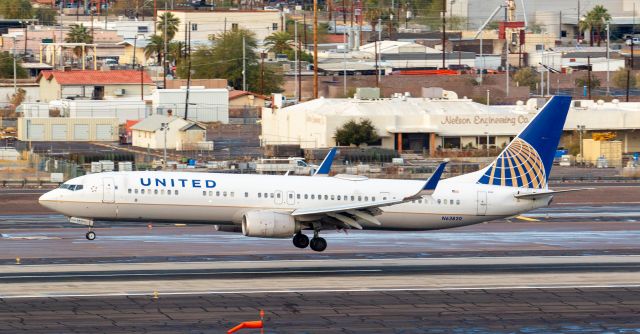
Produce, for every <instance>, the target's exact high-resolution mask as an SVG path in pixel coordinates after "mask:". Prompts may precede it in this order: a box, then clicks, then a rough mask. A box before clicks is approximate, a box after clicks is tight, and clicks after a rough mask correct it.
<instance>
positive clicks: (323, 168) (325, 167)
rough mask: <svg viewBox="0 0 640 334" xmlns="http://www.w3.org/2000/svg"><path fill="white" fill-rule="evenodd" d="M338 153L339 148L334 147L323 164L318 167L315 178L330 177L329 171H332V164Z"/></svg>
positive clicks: (314, 174)
mask: <svg viewBox="0 0 640 334" xmlns="http://www.w3.org/2000/svg"><path fill="white" fill-rule="evenodd" d="M337 151H338V148H337V147H332V148H331V149H330V150H329V153H327V156H326V157H324V160H322V163H321V164H320V166H319V167H318V169H317V170H316V172H315V173H313V176H327V175H329V171H331V164H333V158H335V156H336V152H337Z"/></svg>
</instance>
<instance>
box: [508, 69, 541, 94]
mask: <svg viewBox="0 0 640 334" xmlns="http://www.w3.org/2000/svg"><path fill="white" fill-rule="evenodd" d="M513 80H514V81H515V82H517V83H518V85H520V86H529V88H531V89H532V90H535V89H536V84H537V83H538V76H537V75H536V71H535V70H534V69H533V68H531V67H523V68H521V69H519V70H518V71H517V72H516V73H515V74H514V75H513Z"/></svg>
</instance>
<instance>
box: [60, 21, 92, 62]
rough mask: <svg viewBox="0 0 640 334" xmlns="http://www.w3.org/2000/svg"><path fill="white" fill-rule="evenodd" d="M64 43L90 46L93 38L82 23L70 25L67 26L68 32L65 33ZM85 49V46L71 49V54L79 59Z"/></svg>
mask: <svg viewBox="0 0 640 334" xmlns="http://www.w3.org/2000/svg"><path fill="white" fill-rule="evenodd" d="M64 41H65V43H87V44H90V43H93V37H91V32H90V31H89V30H88V29H87V27H85V26H84V25H83V24H82V23H80V24H72V25H71V26H69V32H67V37H65V39H64ZM85 48H86V47H85V46H76V47H74V48H73V54H75V56H76V57H77V58H80V57H82V55H83V54H84V53H85V52H84V50H85Z"/></svg>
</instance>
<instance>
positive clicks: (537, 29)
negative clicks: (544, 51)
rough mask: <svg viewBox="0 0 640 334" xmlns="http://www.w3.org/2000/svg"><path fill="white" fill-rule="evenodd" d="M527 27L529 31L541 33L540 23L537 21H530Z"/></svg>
mask: <svg viewBox="0 0 640 334" xmlns="http://www.w3.org/2000/svg"><path fill="white" fill-rule="evenodd" d="M527 29H528V30H529V31H531V32H532V33H534V34H542V30H543V29H542V24H540V23H538V22H535V21H534V22H530V23H529V25H528V26H527Z"/></svg>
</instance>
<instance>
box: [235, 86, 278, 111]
mask: <svg viewBox="0 0 640 334" xmlns="http://www.w3.org/2000/svg"><path fill="white" fill-rule="evenodd" d="M268 99H269V98H268V97H266V96H264V95H260V94H256V93H251V92H247V91H244V90H232V91H229V107H230V108H231V107H234V108H237V107H264V103H265V102H266V101H267V100H268Z"/></svg>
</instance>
